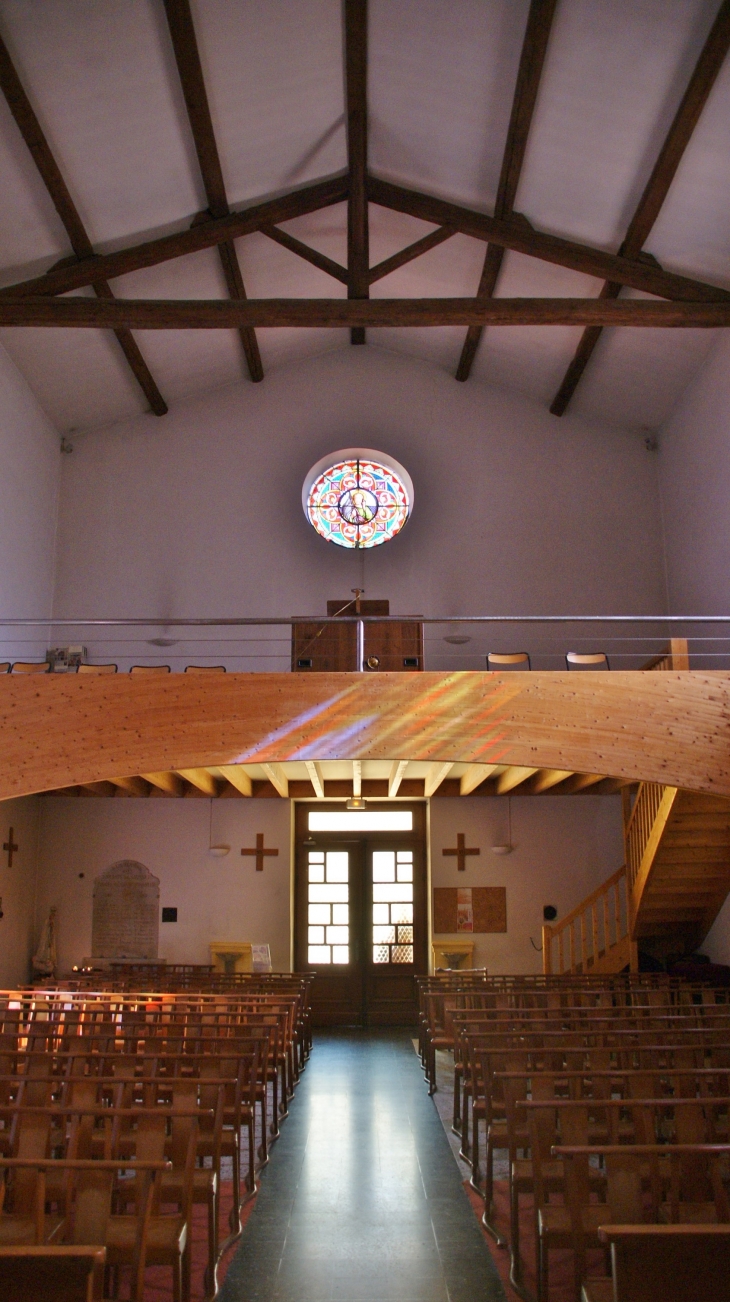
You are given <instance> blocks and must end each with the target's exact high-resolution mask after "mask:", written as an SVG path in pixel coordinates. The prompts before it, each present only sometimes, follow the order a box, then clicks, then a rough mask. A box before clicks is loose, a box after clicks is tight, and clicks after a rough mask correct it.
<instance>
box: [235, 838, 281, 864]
mask: <svg viewBox="0 0 730 1302" xmlns="http://www.w3.org/2000/svg"><path fill="white" fill-rule="evenodd" d="M278 853H279V851H278V850H265V849H264V834H263V832H257V833H256V848H255V849H251V850H242V851H241V854H252V855H255V856H256V872H257V873H262V872H263V871H264V856H265V855H269V854H271V855H277V854H278Z"/></svg>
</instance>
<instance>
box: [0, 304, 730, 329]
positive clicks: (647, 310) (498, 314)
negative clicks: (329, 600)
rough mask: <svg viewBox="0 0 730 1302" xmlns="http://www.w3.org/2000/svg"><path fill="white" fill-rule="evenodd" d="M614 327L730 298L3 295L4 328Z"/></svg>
mask: <svg viewBox="0 0 730 1302" xmlns="http://www.w3.org/2000/svg"><path fill="white" fill-rule="evenodd" d="M484 324H486V325H506V326H514V325H544V326H550V325H562V326H564V325H591V326H595V325H609V326H640V327H644V328H647V327H655V328H660V329H667V328H693V329H697V328H706V329H716V328H718V327H724V326H728V325H730V301H728V300H725V301H723V302H721V303H707V302H705V303H703V302H699V303H687V302H663V301H655V300H651V299H628V298H627V299H617V300H611V299H595V298H492V299H489V300H487V302H486V303H484V302H480V301H479V300H478V299H475V298H389V299H382V298H381V299H343V298H313V299H306V298H284V299H281V298H270V299H240V300H238V301H234V300H231V299H115V300H113V301H108V302H107V301H96V300H94V299H88V298H30V297H26V298H16V299H12V298H0V326H49V327H53V328H56V327H59V326H61V327H68V328H74V329H118V328H120V327H124V328H127V329H134V330H229V329H244V328H250V329H253V328H254V327H257V326H258V327H262V328H273V329H276V328H279V327H288V328H303V329H341V328H351V329H354V328H356V327H361V328H363V329H364V328H366V327H369V326H373V327H377V326H386V327H395V328H399V327H421V326H470V325H484Z"/></svg>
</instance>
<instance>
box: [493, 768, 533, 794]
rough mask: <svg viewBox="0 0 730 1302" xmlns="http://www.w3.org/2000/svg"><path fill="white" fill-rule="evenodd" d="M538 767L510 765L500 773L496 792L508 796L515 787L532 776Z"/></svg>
mask: <svg viewBox="0 0 730 1302" xmlns="http://www.w3.org/2000/svg"><path fill="white" fill-rule="evenodd" d="M534 773H537V769H532V768H525V767H523V766H522V765H516V764H514V765H510V766H509V768H506V769H505V771H504V773H500V774H499V777H498V778H497V780H496V792H497V795H498V796H506V795H508V794H509V792H510V791H514V790H515V787H519V786H520V785H521V784H522V783H523V782H526V781H527V779H528V778H531V777H532V775H533V774H534Z"/></svg>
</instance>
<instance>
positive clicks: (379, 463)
mask: <svg viewBox="0 0 730 1302" xmlns="http://www.w3.org/2000/svg"><path fill="white" fill-rule="evenodd" d="M302 506H303V507H304V514H305V515H306V517H307V519H308V520H309V523H310V524H311V525H312V526H313V527H314V528H315V529H316V530H317V533H318V534H320V535H321V536H322V538H326V539H327V542H333V543H336V544H337V546H338V547H378V546H379V545H380V543H384V542H389V541H390V539H391V538H395V536H396V534H398V533H400V531H401V529H402V528H403V525H404V524H405V523H406V520H407V519H408V517H409V515H410V513H411V511H412V509H413V484H412V483H411V477H410V475H409V474H408V472H407V471H406V470H404V469H403V466H401V465H399V464H398V462H397V461H394V460H393V458H392V457H387V456H386V455H385V454H384V453H383V452H373V451H372V449H371V448H343V449H342V450H341V451H340V452H333V453H332V454H331V455H330V456H328V457H324V459H323V460H322V461H318V462H317V464H316V466H312V469H311V470H310V472H309V474H308V475H307V477H306V479H305V481H304V487H303V488H302Z"/></svg>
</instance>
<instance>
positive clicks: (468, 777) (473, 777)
mask: <svg viewBox="0 0 730 1302" xmlns="http://www.w3.org/2000/svg"><path fill="white" fill-rule="evenodd" d="M495 768H496V765H495V764H470V765H469V767H468V769H466V771H465V772H464V773H462V775H461V777H460V779H459V795H460V796H470V795H471V793H472V791H476V789H477V787H480V786H481V785H482V782H486V780H487V778H490V777H491V776H492V774H493V773H494V770H495Z"/></svg>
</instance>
